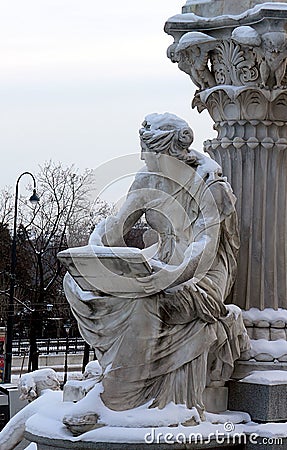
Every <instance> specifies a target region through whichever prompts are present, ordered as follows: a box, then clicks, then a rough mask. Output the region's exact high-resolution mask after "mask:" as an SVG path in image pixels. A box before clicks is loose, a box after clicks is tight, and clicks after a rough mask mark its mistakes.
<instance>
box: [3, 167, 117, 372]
mask: <svg viewBox="0 0 287 450" xmlns="http://www.w3.org/2000/svg"><path fill="white" fill-rule="evenodd" d="M36 180H37V193H38V195H39V197H40V199H41V200H40V203H39V205H38V206H36V207H32V206H31V205H30V204H29V202H28V201H27V200H26V199H25V198H24V197H21V198H20V199H19V213H18V219H19V222H18V223H19V230H18V234H19V236H18V248H17V252H18V249H19V250H20V247H21V249H22V253H23V250H25V252H24V254H25V257H24V256H23V258H21V259H20V258H19V257H18V262H17V273H19V272H20V269H21V267H22V270H23V271H24V272H26V274H25V276H24V278H25V280H23V278H21V280H20V284H21V286H22V287H23V291H24V293H22V294H23V296H24V297H25V299H24V300H25V302H29V305H31V306H32V308H30V309H31V310H32V312H30V320H31V323H30V360H29V368H30V369H32V370H35V369H37V368H38V354H37V344H36V339H37V338H38V337H40V335H41V332H42V330H43V321H44V320H45V316H47V313H46V311H47V304H50V303H53V304H54V310H55V312H56V314H57V315H58V317H63V318H68V317H69V314H70V313H69V308H68V305H67V302H66V301H65V298H64V294H63V290H62V278H63V275H64V270H63V268H62V267H61V265H60V262H59V260H58V259H57V253H58V252H59V251H61V250H63V249H65V248H67V247H68V246H69V247H71V246H78V245H85V244H87V242H88V237H89V235H90V232H91V229H92V227H93V223H94V222H97V221H98V220H100V218H102V217H103V215H108V214H109V213H110V210H111V209H110V208H109V206H108V205H107V204H106V203H105V202H101V201H100V200H98V201H96V206H97V207H96V210H97V209H98V214H96V215H95V208H94V207H93V213H91V211H92V199H91V198H90V185H91V171H89V170H85V171H84V172H83V173H79V171H78V169H76V168H75V167H74V166H73V165H71V166H68V167H64V166H63V165H62V164H61V163H59V164H56V163H54V162H52V161H49V162H47V163H45V164H44V165H43V166H41V167H40V171H39V173H38V174H37V175H36ZM5 192H6V191H5ZM10 200H11V197H9V195H8V191H7V193H3V207H1V205H2V203H1V195H0V208H1V209H0V211H1V212H0V223H1V218H3V221H4V220H5V221H7V222H9V220H11V217H12V213H13V209H12V212H11V210H10V208H9V205H10V203H9V201H10ZM93 204H94V203H93ZM26 258H28V261H27V260H26ZM25 266H26V267H27V269H28V270H26V271H25ZM26 317H27V316H26Z"/></svg>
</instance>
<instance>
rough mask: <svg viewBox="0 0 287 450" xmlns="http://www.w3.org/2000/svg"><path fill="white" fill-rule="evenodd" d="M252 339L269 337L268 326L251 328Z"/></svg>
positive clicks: (267, 338)
mask: <svg viewBox="0 0 287 450" xmlns="http://www.w3.org/2000/svg"><path fill="white" fill-rule="evenodd" d="M253 339H266V340H267V341H268V340H269V339H270V328H257V327H254V328H253Z"/></svg>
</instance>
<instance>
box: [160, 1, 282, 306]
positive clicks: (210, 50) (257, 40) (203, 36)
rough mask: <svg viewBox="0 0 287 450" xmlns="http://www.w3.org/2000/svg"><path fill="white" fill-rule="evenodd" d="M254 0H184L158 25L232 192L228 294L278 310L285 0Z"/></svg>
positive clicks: (242, 301) (208, 146)
mask: <svg viewBox="0 0 287 450" xmlns="http://www.w3.org/2000/svg"><path fill="white" fill-rule="evenodd" d="M254 3H256V2H252V1H250V0H246V1H245V2H244V1H242V2H234V1H232V2H231V0H229V1H226V0H225V1H224V0H213V1H207V2H205V3H202V2H201V3H200V4H196V3H195V2H194V1H188V2H187V4H186V6H185V7H184V9H183V11H184V13H183V14H179V15H177V16H174V17H172V18H171V19H169V20H168V22H167V23H166V25H165V31H166V32H167V33H168V34H171V35H172V36H173V37H174V43H173V44H172V45H171V46H170V47H169V49H168V56H169V58H170V59H171V60H172V61H173V62H176V63H177V64H178V67H179V68H180V69H181V70H182V71H184V72H186V73H187V74H188V75H189V76H190V78H191V80H192V81H193V82H194V83H195V84H196V86H197V87H198V90H197V91H196V93H195V97H194V99H193V102H192V105H193V107H197V109H198V111H199V112H201V111H203V110H204V109H207V110H208V112H209V114H210V115H211V117H212V119H213V120H214V128H215V130H217V132H218V136H217V137H216V138H215V139H212V140H208V141H206V142H205V143H204V149H205V151H206V152H208V153H209V154H210V156H211V157H212V158H214V159H215V160H216V161H218V163H219V164H220V165H221V166H222V168H223V173H224V174H225V175H226V176H227V178H228V180H229V181H230V183H231V185H232V187H233V190H234V192H235V195H236V196H237V199H238V201H237V209H238V216H239V222H240V230H241V249H240V255H239V262H238V276H237V282H236V285H235V287H234V291H233V298H232V300H231V301H233V302H234V303H236V304H237V305H239V306H240V307H241V308H242V309H245V310H248V309H250V308H252V307H255V308H259V309H260V310H263V309H265V308H273V309H275V310H277V309H278V308H284V309H286V308H287V295H286V294H287V89H286V85H287V74H286V61H287V33H286V31H285V30H286V29H287V3H274V5H272V4H270V3H268V4H260V5H257V6H255V7H254ZM240 6H241V8H242V7H246V6H247V7H249V8H251V9H249V10H247V11H245V12H241V11H240V10H239V9H238V8H240ZM228 8H230V9H228ZM227 11H229V15H220V14H222V13H224V14H226V13H227ZM194 12H196V14H197V15H195V14H194ZM202 12H205V13H206V14H207V13H208V15H209V17H203V16H200V14H201V13H202ZM235 14H237V15H235Z"/></svg>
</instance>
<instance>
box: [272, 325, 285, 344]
mask: <svg viewBox="0 0 287 450" xmlns="http://www.w3.org/2000/svg"><path fill="white" fill-rule="evenodd" d="M278 339H286V331H285V328H272V327H271V328H270V340H271V341H277V340H278Z"/></svg>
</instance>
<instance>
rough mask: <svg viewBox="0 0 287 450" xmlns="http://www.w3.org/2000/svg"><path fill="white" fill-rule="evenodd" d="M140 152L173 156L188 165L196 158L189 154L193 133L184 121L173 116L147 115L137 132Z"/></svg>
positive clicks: (166, 114) (168, 114) (167, 114)
mask: <svg viewBox="0 0 287 450" xmlns="http://www.w3.org/2000/svg"><path fill="white" fill-rule="evenodd" d="M139 133H140V141H141V148H142V152H153V153H157V154H165V155H168V156H174V157H176V158H178V159H180V160H182V161H184V162H186V163H188V164H194V163H195V162H196V158H195V157H194V156H192V155H191V154H190V152H189V150H188V149H189V147H190V145H191V144H192V142H193V132H192V129H191V128H190V127H189V125H188V123H187V122H185V120H183V119H180V118H179V117H177V116H176V115H174V114H170V113H164V114H157V113H154V114H149V115H147V116H146V117H145V120H144V122H143V124H142V128H140V130H139Z"/></svg>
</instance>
